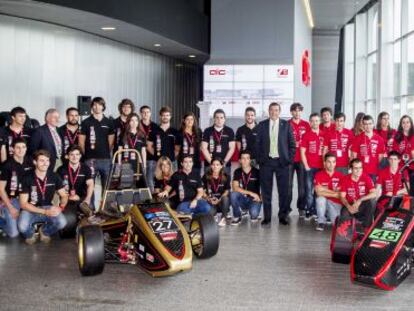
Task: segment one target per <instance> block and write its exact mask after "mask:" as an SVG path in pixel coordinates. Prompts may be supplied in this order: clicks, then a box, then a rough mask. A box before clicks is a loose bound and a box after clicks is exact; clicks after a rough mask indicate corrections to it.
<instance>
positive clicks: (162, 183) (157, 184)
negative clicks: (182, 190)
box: [154, 156, 175, 198]
mask: <svg viewBox="0 0 414 311" xmlns="http://www.w3.org/2000/svg"><path fill="white" fill-rule="evenodd" d="M173 174H174V170H173V165H172V163H171V160H170V159H169V158H168V157H164V156H163V157H161V158H160V159H159V160H158V162H157V166H156V167H155V173H154V195H156V196H157V197H159V198H168V197H172V196H174V195H175V193H172V194H170V195H169V194H168V192H167V191H165V188H166V187H167V186H168V185H170V181H171V176H172V175H173Z"/></svg>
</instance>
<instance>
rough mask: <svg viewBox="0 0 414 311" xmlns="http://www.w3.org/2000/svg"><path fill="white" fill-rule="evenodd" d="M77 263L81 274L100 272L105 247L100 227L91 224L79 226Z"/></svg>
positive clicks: (103, 262)
mask: <svg viewBox="0 0 414 311" xmlns="http://www.w3.org/2000/svg"><path fill="white" fill-rule="evenodd" d="M78 264H79V271H80V273H81V274H82V275H83V276H91V275H96V274H100V273H102V271H103V269H104V266H105V248H104V236H103V232H102V229H101V227H99V226H96V225H92V226H83V227H80V228H79V232H78Z"/></svg>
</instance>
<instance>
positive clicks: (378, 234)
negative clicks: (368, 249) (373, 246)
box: [369, 228, 401, 242]
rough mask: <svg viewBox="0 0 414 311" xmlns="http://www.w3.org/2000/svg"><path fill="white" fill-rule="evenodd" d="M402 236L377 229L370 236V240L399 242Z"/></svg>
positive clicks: (394, 232)
mask: <svg viewBox="0 0 414 311" xmlns="http://www.w3.org/2000/svg"><path fill="white" fill-rule="evenodd" d="M400 236H401V232H396V231H390V230H382V229H378V228H376V229H374V230H373V231H372V233H371V234H370V235H369V238H370V239H373V240H381V241H387V242H397V241H398V239H399V238H400Z"/></svg>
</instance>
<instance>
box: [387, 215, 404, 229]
mask: <svg viewBox="0 0 414 311" xmlns="http://www.w3.org/2000/svg"><path fill="white" fill-rule="evenodd" d="M404 223H405V221H404V220H403V219H401V218H397V217H387V218H386V219H385V220H384V222H383V223H382V229H388V230H393V231H401V230H402V228H403V226H404Z"/></svg>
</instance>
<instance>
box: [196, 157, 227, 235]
mask: <svg viewBox="0 0 414 311" xmlns="http://www.w3.org/2000/svg"><path fill="white" fill-rule="evenodd" d="M202 180H203V185H204V193H205V199H206V200H207V202H208V203H210V205H211V206H212V208H214V209H215V211H214V214H216V213H217V212H220V213H221V214H222V218H221V220H220V221H219V222H218V225H219V226H220V227H222V226H225V225H226V219H227V216H228V213H229V211H230V199H229V194H230V178H229V177H228V176H227V174H226V173H225V172H224V168H223V160H221V159H220V158H213V160H211V165H210V168H209V170H208V171H207V173H206V174H204V176H203V179H202ZM230 218H231V217H230Z"/></svg>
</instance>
